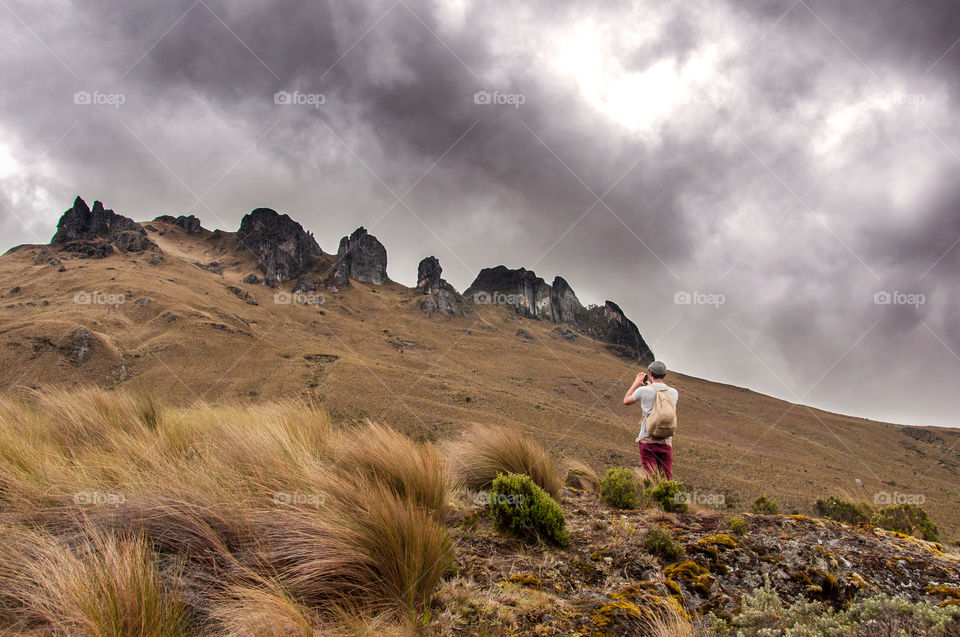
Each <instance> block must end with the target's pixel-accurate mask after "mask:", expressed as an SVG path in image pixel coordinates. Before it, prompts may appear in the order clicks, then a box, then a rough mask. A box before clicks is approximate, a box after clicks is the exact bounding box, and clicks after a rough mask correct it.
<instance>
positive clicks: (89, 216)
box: [50, 197, 157, 259]
mask: <svg viewBox="0 0 960 637" xmlns="http://www.w3.org/2000/svg"><path fill="white" fill-rule="evenodd" d="M50 243H51V245H56V246H57V247H58V248H59V249H61V250H65V251H67V252H76V253H78V254H80V256H82V257H89V258H94V259H100V258H103V257H107V256H110V255H111V254H113V252H114V248H116V249H117V250H119V251H120V252H141V251H143V250H148V249H152V248H156V247H157V245H156V244H155V243H154V242H153V241H151V240H150V239H149V238H148V237H147V231H146V230H144V229H143V228H141V227H140V224H138V223H137V222H136V221H134V220H133V219H130V218H128V217H124V216H123V215H118V214H117V213H115V212H114V211H113V210H108V209H105V208H104V207H103V204H102V203H100V202H99V201H95V202H93V209H92V210H91V209H90V208H89V207H88V206H87V203H86V202H85V201H84V200H83V199H82V198H80V197H77V198H76V199H74V201H73V207H72V208H69V209H68V210H66V211H65V212H64V213H63V215H62V216H61V217H60V221H59V222H58V223H57V232H56V234H55V235H53V239H51V240H50Z"/></svg>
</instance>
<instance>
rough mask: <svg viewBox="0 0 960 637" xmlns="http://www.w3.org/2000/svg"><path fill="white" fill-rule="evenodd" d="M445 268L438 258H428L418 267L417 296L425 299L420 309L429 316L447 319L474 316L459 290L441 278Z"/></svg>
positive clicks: (421, 302)
mask: <svg viewBox="0 0 960 637" xmlns="http://www.w3.org/2000/svg"><path fill="white" fill-rule="evenodd" d="M442 273H443V268H441V267H440V261H439V260H438V259H437V257H427V258H425V259H423V260H422V261H420V265H418V266H417V289H416V291H417V294H419V295H422V296H424V297H425V298H424V299H423V300H422V301H420V309H421V310H423V311H424V312H426V313H427V316H428V317H429V316H432V315H433V314H440V315H441V316H445V317H448V318H449V317H452V316H474V315H475V313H474V311H473V310H472V309H471V308H470V306H469V305H468V304H467V303H466V301H465V300H464V298H463V297H462V296H461V295H460V294H459V293H458V292H457V290H456V289H455V288H454V287H453V286H452V285H450V284H449V283H447V282H446V281H444V280H443V278H442V277H441V276H440V275H441V274H442Z"/></svg>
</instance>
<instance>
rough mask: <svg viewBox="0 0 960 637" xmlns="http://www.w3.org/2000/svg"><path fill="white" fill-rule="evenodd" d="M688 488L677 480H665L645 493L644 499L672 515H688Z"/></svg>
mask: <svg viewBox="0 0 960 637" xmlns="http://www.w3.org/2000/svg"><path fill="white" fill-rule="evenodd" d="M686 494H687V488H686V487H685V486H683V483H681V482H677V481H676V480H664V481H662V482H660V483H659V484H657V485H655V486H653V487H651V488H649V489H647V490H646V491H644V492H643V499H644V500H645V501H647V502H650V503H651V504H652V505H653V506H657V507H660V508H661V509H663V510H664V511H668V512H670V513H686V512H687V510H688V509H689V507H688V505H687V497H686Z"/></svg>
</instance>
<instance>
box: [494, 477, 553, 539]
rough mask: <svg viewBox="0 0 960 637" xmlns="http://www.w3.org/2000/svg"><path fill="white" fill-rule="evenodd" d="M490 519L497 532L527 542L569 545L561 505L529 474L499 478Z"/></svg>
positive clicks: (496, 483) (495, 487)
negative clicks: (538, 541)
mask: <svg viewBox="0 0 960 637" xmlns="http://www.w3.org/2000/svg"><path fill="white" fill-rule="evenodd" d="M490 518H491V519H492V520H493V523H494V526H495V527H496V528H497V529H498V530H501V531H509V532H511V533H513V534H515V535H517V536H518V537H520V538H522V539H525V540H531V541H537V540H540V539H543V540H546V541H548V542H552V543H554V544H557V545H558V546H566V545H567V544H568V543H569V541H570V536H569V534H568V533H567V529H566V519H565V518H564V517H563V511H562V510H561V509H560V505H558V504H557V503H556V502H555V501H554V500H553V498H551V497H550V495H549V494H547V492H546V491H544V490H543V489H541V488H540V487H539V486H537V485H536V484H534V482H533V480H532V479H531V478H530V476H528V475H526V474H520V473H511V474H506V475H500V476H498V477H497V479H496V480H494V481H493V488H492V489H491V491H490Z"/></svg>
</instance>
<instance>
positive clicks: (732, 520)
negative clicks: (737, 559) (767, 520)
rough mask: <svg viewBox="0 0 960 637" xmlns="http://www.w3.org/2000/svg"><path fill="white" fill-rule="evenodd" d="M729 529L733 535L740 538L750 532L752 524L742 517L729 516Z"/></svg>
mask: <svg viewBox="0 0 960 637" xmlns="http://www.w3.org/2000/svg"><path fill="white" fill-rule="evenodd" d="M727 528H728V529H730V532H731V533H733V534H734V535H739V536H740V537H743V536H744V535H746V534H747V533H749V532H750V524H748V523H747V521H746V520H744V519H743V516H740V515H730V516H727Z"/></svg>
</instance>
